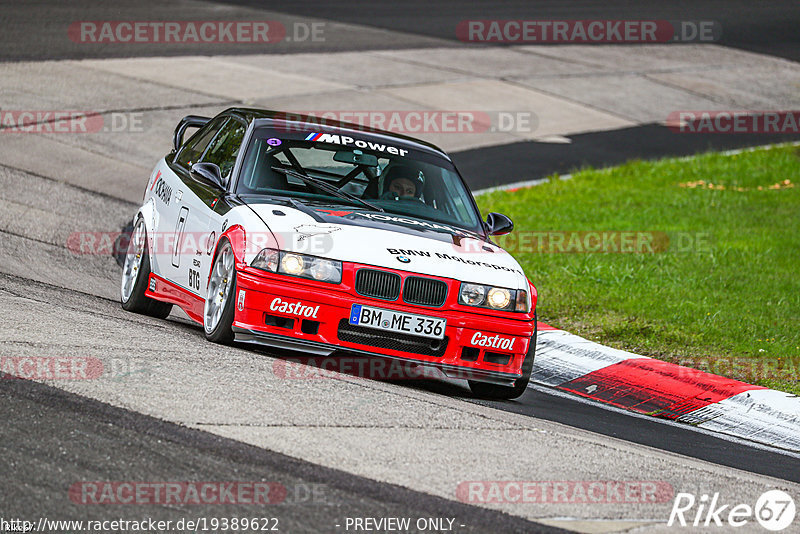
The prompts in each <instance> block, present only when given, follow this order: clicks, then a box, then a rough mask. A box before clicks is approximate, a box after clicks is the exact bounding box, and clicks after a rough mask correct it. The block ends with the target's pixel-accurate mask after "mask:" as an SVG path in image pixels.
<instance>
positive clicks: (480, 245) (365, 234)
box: [246, 200, 527, 290]
mask: <svg viewBox="0 0 800 534" xmlns="http://www.w3.org/2000/svg"><path fill="white" fill-rule="evenodd" d="M246 204H247V206H248V208H249V209H251V210H253V211H254V212H255V213H256V214H257V215H258V216H259V218H260V219H261V220H262V221H263V222H264V223H265V224H267V226H268V227H269V229H270V231H271V232H272V234H274V236H275V238H276V239H277V242H278V247H279V248H280V249H281V250H285V251H291V252H299V253H303V254H311V255H314V256H319V257H323V258H330V259H336V260H340V261H347V262H354V263H362V264H366V265H374V266H378V267H387V268H390V269H397V270H400V271H409V272H414V273H420V274H427V275H432V276H440V277H443V278H453V279H457V280H461V281H465V282H475V283H483V284H491V285H496V286H501V287H508V288H512V289H526V290H527V281H526V278H525V275H524V273H523V271H522V269H521V268H520V266H519V264H518V263H517V261H516V260H515V259H514V258H513V257H512V256H511V255H510V254H508V253H507V252H505V251H504V250H503V249H501V248H500V247H497V246H496V245H493V244H492V243H489V242H487V241H485V240H484V239H483V238H482V237H481V236H479V235H477V234H474V233H471V232H469V231H467V230H463V229H460V228H457V227H454V226H451V225H447V224H440V223H434V222H430V221H425V220H422V219H417V218H414V217H404V216H401V215H394V214H390V213H381V212H374V211H366V210H361V209H358V208H355V209H354V208H342V207H312V206H309V205H305V204H301V203H299V202H282V201H278V202H265V201H263V200H259V201H247V202H246Z"/></svg>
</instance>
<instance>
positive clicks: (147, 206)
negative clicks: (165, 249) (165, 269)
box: [133, 199, 159, 274]
mask: <svg viewBox="0 0 800 534" xmlns="http://www.w3.org/2000/svg"><path fill="white" fill-rule="evenodd" d="M158 216H159V215H158V211H157V210H156V207H155V203H154V202H153V200H152V199H150V200H148V201H147V202H145V203H144V204H143V205H142V207H141V208H139V211H138V212H137V213H136V215H135V216H134V217H133V224H134V225H136V221H138V220H139V217H141V218H142V219H143V220H144V227H145V230H147V253H148V256H149V259H150V268H151V269H154V268H155V267H156V263H157V262H156V261H155V257H154V254H155V253H154V247H153V236H154V235H155V231H156V230H155V229H156V228H158ZM154 272H155V271H154ZM156 274H158V273H156Z"/></svg>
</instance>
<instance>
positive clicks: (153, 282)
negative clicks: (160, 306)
mask: <svg viewBox="0 0 800 534" xmlns="http://www.w3.org/2000/svg"><path fill="white" fill-rule="evenodd" d="M155 290H156V279H155V278H151V279H150V291H155Z"/></svg>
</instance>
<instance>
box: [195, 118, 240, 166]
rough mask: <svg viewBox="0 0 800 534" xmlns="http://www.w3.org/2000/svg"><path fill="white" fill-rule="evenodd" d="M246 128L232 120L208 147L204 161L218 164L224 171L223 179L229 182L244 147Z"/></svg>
mask: <svg viewBox="0 0 800 534" xmlns="http://www.w3.org/2000/svg"><path fill="white" fill-rule="evenodd" d="M246 129H247V128H246V126H245V125H244V124H242V123H241V122H239V121H237V120H236V119H230V120H229V121H228V122H227V123H226V124H225V126H223V127H222V129H221V130H220V132H219V135H218V136H217V137H215V138H214V140H213V141H212V142H211V145H210V146H209V147H208V150H207V151H206V154H205V156H203V161H204V162H206V163H216V164H217V165H218V166H219V168H220V170H221V171H222V178H223V179H225V180H227V179H228V177H229V176H230V174H231V171H232V170H233V165H234V163H236V156H237V155H238V154H239V148H240V147H241V146H242V139H243V138H244V132H245V130H246Z"/></svg>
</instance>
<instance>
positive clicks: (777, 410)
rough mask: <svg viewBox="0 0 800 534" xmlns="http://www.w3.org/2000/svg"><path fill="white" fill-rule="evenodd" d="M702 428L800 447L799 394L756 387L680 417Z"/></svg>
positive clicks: (791, 448)
mask: <svg viewBox="0 0 800 534" xmlns="http://www.w3.org/2000/svg"><path fill="white" fill-rule="evenodd" d="M678 421H681V422H684V423H690V424H695V425H697V426H698V427H699V428H703V429H706V430H711V431H715V432H722V433H725V434H730V435H733V436H738V437H741V438H745V439H750V440H754V441H760V442H762V443H770V444H773V445H774V446H776V447H781V448H783V449H788V450H794V451H797V450H800V397H798V396H797V395H792V394H790V393H784V392H783V391H776V390H774V389H754V390H750V391H745V392H742V393H739V394H738V395H734V396H733V397H730V398H727V399H725V400H722V401H719V402H717V403H714V404H711V405H709V406H706V407H704V408H701V409H699V410H695V411H693V412H690V413H688V414H686V415H683V416H681V417H680V418H678Z"/></svg>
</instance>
